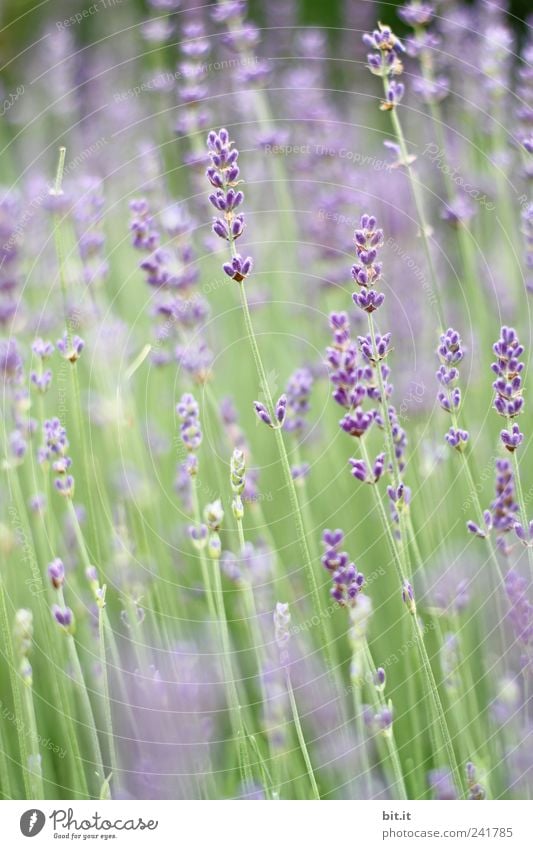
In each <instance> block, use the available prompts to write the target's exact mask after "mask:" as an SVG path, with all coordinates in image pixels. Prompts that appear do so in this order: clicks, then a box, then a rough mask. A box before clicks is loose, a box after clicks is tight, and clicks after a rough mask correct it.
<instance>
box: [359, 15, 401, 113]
mask: <svg viewBox="0 0 533 849" xmlns="http://www.w3.org/2000/svg"><path fill="white" fill-rule="evenodd" d="M363 42H364V44H365V45H366V46H367V47H370V48H371V49H372V50H376V51H377V52H376V53H369V54H368V56H367V60H368V67H369V69H370V71H371V72H372V73H373V74H376V75H377V76H380V77H382V78H383V79H384V80H386V81H387V83H386V99H385V100H384V101H383V102H382V104H381V109H383V110H390V109H394V107H395V106H396V105H397V104H398V103H399V102H400V101H401V99H402V97H403V94H404V85H403V83H400V82H398V81H397V80H396V79H394V78H395V77H397V76H399V75H400V74H401V73H402V71H403V64H402V61H401V59H400V56H401V54H402V53H404V52H405V47H404V45H403V44H402V42H401V41H400V39H399V38H397V37H396V36H395V35H394V33H393V31H392V30H391V28H390V27H388V26H384V25H383V24H378V29H375V30H374V31H373V32H372V34H370V33H365V34H364V35H363Z"/></svg>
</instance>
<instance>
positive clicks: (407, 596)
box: [402, 581, 416, 615]
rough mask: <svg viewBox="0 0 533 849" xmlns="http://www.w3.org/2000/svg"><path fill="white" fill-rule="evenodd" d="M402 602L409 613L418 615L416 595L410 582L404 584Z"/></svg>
mask: <svg viewBox="0 0 533 849" xmlns="http://www.w3.org/2000/svg"><path fill="white" fill-rule="evenodd" d="M402 600H403V603H404V604H405V606H406V607H407V610H408V611H409V613H412V614H413V615H414V614H415V613H416V602H415V593H414V590H413V587H412V586H411V584H410V583H409V581H404V582H403V587H402Z"/></svg>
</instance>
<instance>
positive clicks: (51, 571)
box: [47, 557, 65, 590]
mask: <svg viewBox="0 0 533 849" xmlns="http://www.w3.org/2000/svg"><path fill="white" fill-rule="evenodd" d="M47 572H48V577H49V578H50V583H51V584H52V586H53V587H54V589H56V590H57V589H59V588H60V587H62V586H63V584H64V583H65V566H64V564H63V561H62V560H60V559H59V557H56V558H55V559H54V560H52V562H51V563H49V564H48V569H47Z"/></svg>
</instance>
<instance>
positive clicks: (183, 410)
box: [176, 392, 202, 454]
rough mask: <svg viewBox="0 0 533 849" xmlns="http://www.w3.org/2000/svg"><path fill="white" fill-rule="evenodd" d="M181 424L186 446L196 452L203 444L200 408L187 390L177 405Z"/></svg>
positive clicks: (181, 434)
mask: <svg viewBox="0 0 533 849" xmlns="http://www.w3.org/2000/svg"><path fill="white" fill-rule="evenodd" d="M176 413H177V414H178V416H179V418H180V420H181V425H180V436H181V441H182V442H183V444H184V446H185V448H186V449H187V451H188V452H189V453H190V454H194V453H195V452H196V451H197V450H198V448H199V447H200V445H201V444H202V429H201V427H200V408H199V406H198V403H197V401H196V400H195V398H194V397H193V396H192V395H191V394H190V393H189V392H186V393H185V394H184V395H182V396H181V399H180V401H179V403H178V404H177V405H176Z"/></svg>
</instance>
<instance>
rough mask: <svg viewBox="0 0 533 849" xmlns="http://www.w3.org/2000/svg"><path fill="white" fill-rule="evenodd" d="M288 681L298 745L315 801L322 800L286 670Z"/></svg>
mask: <svg viewBox="0 0 533 849" xmlns="http://www.w3.org/2000/svg"><path fill="white" fill-rule="evenodd" d="M286 681H287V692H288V694H289V701H290V704H291V712H292V719H293V722H294V727H295V728H296V736H297V737H298V743H299V745H300V749H301V752H302V755H303V759H304V762H305V768H306V769H307V775H308V776H309V781H310V783H311V790H312V792H313V797H314V798H315V799H320V793H319V792H318V786H317V783H316V779H315V773H314V772H313V765H312V764H311V758H310V757H309V752H308V751H307V744H306V742H305V737H304V733H303V730H302V723H301V722H300V715H299V713H298V706H297V704H296V699H295V698H294V690H293V688H292V681H291V676H290V672H289V670H288V669H287V670H286Z"/></svg>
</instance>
